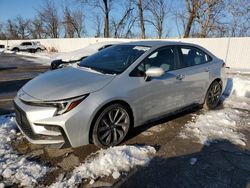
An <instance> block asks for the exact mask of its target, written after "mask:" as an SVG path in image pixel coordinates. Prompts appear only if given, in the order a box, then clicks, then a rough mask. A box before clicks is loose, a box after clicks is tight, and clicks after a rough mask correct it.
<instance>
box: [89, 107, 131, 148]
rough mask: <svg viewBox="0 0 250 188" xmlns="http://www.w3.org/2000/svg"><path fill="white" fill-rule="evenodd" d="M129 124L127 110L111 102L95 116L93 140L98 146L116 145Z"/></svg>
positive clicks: (124, 134)
mask: <svg viewBox="0 0 250 188" xmlns="http://www.w3.org/2000/svg"><path fill="white" fill-rule="evenodd" d="M130 125H131V118H130V115H129V112H128V110H127V109H126V108H125V107H124V106H122V105H120V104H113V105H110V106H108V107H106V108H105V109H103V111H102V112H101V113H100V114H99V116H98V117H97V119H96V121H95V124H94V128H93V135H92V138H93V142H94V144H95V145H96V146H98V147H100V148H107V147H109V146H115V145H118V144H119V143H121V142H122V141H123V139H124V138H125V136H126V135H127V133H128V131H129V128H130Z"/></svg>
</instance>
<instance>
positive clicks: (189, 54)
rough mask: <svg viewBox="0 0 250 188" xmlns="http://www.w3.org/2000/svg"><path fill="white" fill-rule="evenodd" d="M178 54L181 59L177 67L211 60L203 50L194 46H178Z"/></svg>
mask: <svg viewBox="0 0 250 188" xmlns="http://www.w3.org/2000/svg"><path fill="white" fill-rule="evenodd" d="M179 54H180V60H181V61H180V65H179V68H184V67H190V66H195V65H201V64H204V63H208V62H210V61H211V60H212V58H211V57H210V56H209V55H207V54H206V53H205V52H203V51H202V50H199V49H197V48H194V47H186V46H185V47H180V50H179Z"/></svg>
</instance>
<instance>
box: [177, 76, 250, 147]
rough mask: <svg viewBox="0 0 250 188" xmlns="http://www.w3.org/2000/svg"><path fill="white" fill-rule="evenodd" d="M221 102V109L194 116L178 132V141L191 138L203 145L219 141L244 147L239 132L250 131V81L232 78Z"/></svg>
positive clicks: (247, 77) (229, 79)
mask: <svg viewBox="0 0 250 188" xmlns="http://www.w3.org/2000/svg"><path fill="white" fill-rule="evenodd" d="M222 100H223V101H224V103H223V106H224V108H223V109H220V110H213V111H208V112H205V113H204V114H201V115H194V117H193V119H192V121H191V122H188V123H187V124H186V125H185V128H184V129H183V130H182V131H181V132H180V137H182V138H194V139H195V141H196V142H199V143H202V144H206V145H209V143H210V142H212V141H213V140H218V139H226V140H229V141H231V142H232V143H234V144H238V145H246V138H245V135H244V134H243V133H242V132H243V131H242V130H246V131H248V130H249V128H250V114H249V110H250V77H249V76H242V75H231V76H230V77H229V78H228V84H227V87H226V90H225V92H224V94H223V96H222ZM246 110H248V111H246Z"/></svg>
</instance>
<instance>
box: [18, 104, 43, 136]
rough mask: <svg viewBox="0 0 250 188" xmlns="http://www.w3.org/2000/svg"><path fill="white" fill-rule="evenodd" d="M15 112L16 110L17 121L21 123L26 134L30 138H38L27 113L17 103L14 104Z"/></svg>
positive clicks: (21, 127) (20, 125)
mask: <svg viewBox="0 0 250 188" xmlns="http://www.w3.org/2000/svg"><path fill="white" fill-rule="evenodd" d="M14 107H15V112H16V121H17V123H18V125H19V128H20V129H21V130H22V131H23V132H24V134H26V135H27V136H28V137H29V138H31V139H33V140H36V139H38V135H36V134H34V132H33V130H32V128H31V125H30V124H29V121H28V119H27V118H26V114H25V112H24V111H22V110H21V109H20V108H19V107H18V106H17V105H16V104H14Z"/></svg>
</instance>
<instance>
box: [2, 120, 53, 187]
mask: <svg viewBox="0 0 250 188" xmlns="http://www.w3.org/2000/svg"><path fill="white" fill-rule="evenodd" d="M16 129H17V127H16V124H15V122H14V117H10V116H0V176H2V177H3V180H1V182H2V183H3V184H5V183H7V184H9V183H10V184H13V183H16V184H19V185H20V186H24V187H33V186H35V185H37V183H38V181H39V180H40V179H41V178H42V177H44V175H45V174H46V173H47V172H48V171H49V168H48V167H46V166H43V165H40V164H38V163H37V162H35V161H31V160H28V159H26V156H24V155H20V154H18V153H17V151H15V150H14V149H13V148H12V147H11V144H10V141H11V140H13V139H16V138H17V134H16Z"/></svg>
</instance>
